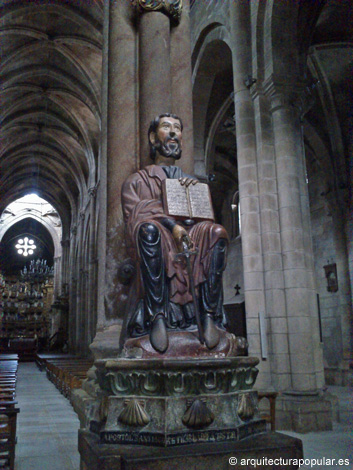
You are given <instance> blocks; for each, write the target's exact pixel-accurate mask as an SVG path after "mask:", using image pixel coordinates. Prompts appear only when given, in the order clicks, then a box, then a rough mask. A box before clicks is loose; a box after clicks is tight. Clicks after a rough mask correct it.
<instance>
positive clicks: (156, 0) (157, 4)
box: [133, 0, 183, 21]
mask: <svg viewBox="0 0 353 470" xmlns="http://www.w3.org/2000/svg"><path fill="white" fill-rule="evenodd" d="M133 3H135V4H136V5H139V6H140V7H141V8H142V9H143V10H146V11H158V10H162V11H165V12H166V13H167V14H168V15H169V16H170V17H171V18H173V20H175V21H180V17H181V12H182V9H183V0H133Z"/></svg>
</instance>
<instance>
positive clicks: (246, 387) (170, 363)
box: [79, 356, 302, 470]
mask: <svg viewBox="0 0 353 470" xmlns="http://www.w3.org/2000/svg"><path fill="white" fill-rule="evenodd" d="M258 362H259V360H258V359H257V358H254V357H245V356H238V357H213V358H190V357H180V358H171V357H167V358H149V359H129V358H119V359H101V360H97V361H96V362H95V367H96V371H95V377H96V380H95V383H96V386H97V388H96V399H95V401H91V402H90V403H88V402H87V403H88V406H89V410H88V409H87V410H86V412H85V413H84V414H85V416H86V417H87V418H88V419H87V420H86V422H85V423H84V424H83V425H84V426H85V427H86V429H85V430H83V429H82V430H81V431H80V436H79V451H80V454H81V470H86V469H90V470H95V469H97V470H98V469H99V470H102V469H105V468H107V469H108V468H109V469H110V470H113V469H131V470H132V469H134V470H137V469H141V470H142V469H144V470H147V469H149V468H151V469H152V468H153V469H154V470H155V469H167V468H168V470H169V469H173V468H175V469H177V468H178V469H179V468H183V467H185V468H193V469H201V468H202V469H205V468H207V469H208V468H212V469H217V468H228V465H230V464H229V459H230V457H236V458H238V459H239V460H238V463H239V467H236V466H233V465H232V467H234V468H251V465H250V464H249V466H248V467H247V466H246V465H244V463H243V464H241V459H243V458H254V456H255V455H258V457H259V458H261V459H265V458H267V459H270V458H271V459H274V458H280V457H282V458H301V457H302V448H301V441H299V440H296V439H292V438H288V437H287V436H281V435H278V434H271V433H267V432H266V422H265V421H264V420H262V419H260V417H259V412H258V398H257V392H256V391H254V390H252V387H253V385H254V383H255V380H256V376H257V374H258V370H257V368H256V365H257V364H258ZM87 390H88V389H87ZM92 390H93V389H92ZM271 465H273V462H272V463H271V464H270V463H268V460H263V461H262V462H261V463H260V464H258V463H257V468H264V469H265V468H273V466H271ZM278 468H280V467H278ZM288 468H297V466H295V465H293V466H292V467H290V466H288Z"/></svg>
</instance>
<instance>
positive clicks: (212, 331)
mask: <svg viewBox="0 0 353 470" xmlns="http://www.w3.org/2000/svg"><path fill="white" fill-rule="evenodd" d="M203 328H204V336H205V343H206V346H207V347H208V349H213V348H215V347H216V346H217V344H218V343H219V338H220V337H219V331H218V329H217V328H216V325H215V324H214V321H213V318H212V317H211V315H210V314H207V315H206V317H205V321H204V324H203Z"/></svg>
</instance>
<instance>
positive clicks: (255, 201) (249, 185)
mask: <svg viewBox="0 0 353 470" xmlns="http://www.w3.org/2000/svg"><path fill="white" fill-rule="evenodd" d="M249 15H250V12H249V4H248V2H244V1H239V2H231V3H230V19H231V33H232V45H233V47H232V57H233V79H234V106H235V122H236V138H237V159H238V174H239V200H240V215H241V239H242V251H243V267H244V295H245V307H246V322H247V332H248V341H249V353H250V354H251V355H254V356H257V357H261V339H260V326H259V312H261V311H262V312H264V313H265V314H266V315H267V313H266V303H265V286H264V267H263V258H262V242H261V219H260V207H259V187H258V169H257V156H256V130H255V122H254V107H253V102H252V99H251V96H250V93H249V90H248V88H247V87H246V85H245V84H244V80H245V79H246V78H247V76H248V75H249V73H250V70H251V49H250V45H249V38H250V36H251V32H250V17H249ZM259 367H260V375H259V379H258V382H257V384H258V387H259V388H260V389H269V388H271V369H270V363H269V361H268V360H263V361H261V362H260V365H259Z"/></svg>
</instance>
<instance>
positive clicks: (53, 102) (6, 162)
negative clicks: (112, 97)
mask: <svg viewBox="0 0 353 470" xmlns="http://www.w3.org/2000/svg"><path fill="white" fill-rule="evenodd" d="M102 23H103V1H75V0H46V1H40V0H37V1H34V0H26V1H25V2H24V1H23V0H20V1H16V0H3V1H2V7H1V10H0V44H1V54H2V57H1V72H0V80H1V92H0V116H1V131H0V132H1V133H0V139H1V140H0V142H1V148H0V211H2V210H3V209H4V208H5V207H6V206H7V205H8V204H9V203H10V202H12V201H13V200H15V199H17V198H19V197H21V196H23V195H24V194H26V193H28V192H36V193H37V194H38V195H40V196H41V197H43V198H44V199H46V200H48V201H49V202H50V203H51V204H52V205H53V206H54V207H55V208H56V209H57V210H58V212H59V213H60V216H61V218H62V220H63V224H64V225H66V226H68V224H69V221H70V217H71V214H72V213H73V212H74V211H75V209H77V206H78V204H79V202H80V197H82V196H83V195H84V194H85V190H86V189H87V187H90V185H92V184H94V182H95V177H96V163H97V157H98V142H99V132H100V89H101V60H102V53H101V50H102Z"/></svg>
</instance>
